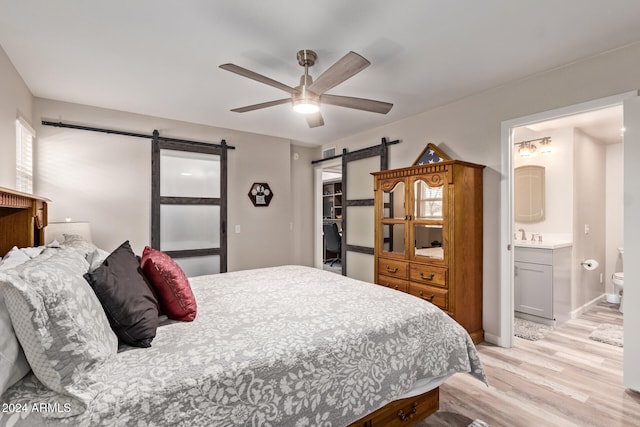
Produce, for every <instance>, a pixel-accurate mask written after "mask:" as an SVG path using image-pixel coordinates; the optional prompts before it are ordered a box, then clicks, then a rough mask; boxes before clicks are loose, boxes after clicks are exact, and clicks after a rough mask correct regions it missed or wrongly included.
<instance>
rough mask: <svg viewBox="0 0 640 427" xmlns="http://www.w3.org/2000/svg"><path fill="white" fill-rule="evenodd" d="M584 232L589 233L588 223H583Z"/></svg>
mask: <svg viewBox="0 0 640 427" xmlns="http://www.w3.org/2000/svg"><path fill="white" fill-rule="evenodd" d="M584 234H589V224H585V225H584Z"/></svg>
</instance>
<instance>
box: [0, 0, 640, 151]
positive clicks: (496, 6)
mask: <svg viewBox="0 0 640 427" xmlns="http://www.w3.org/2000/svg"><path fill="white" fill-rule="evenodd" d="M639 40H640V1H638V0H607V1H604V0H597V1H596V0H589V1H585V0H562V1H557V0H517V1H514V0H482V1H477V0H456V1H451V0H403V1H389V0H350V1H345V0H323V1H317V0H272V1H266V0H244V1H243V0H236V1H211V0H190V1H184V0H182V1H178V0H161V1H159V0H136V1H131V0H111V1H86V0H66V1H52V0H20V1H15V0H0V46H2V48H3V49H4V50H5V52H6V53H7V54H8V56H9V58H10V59H11V61H12V62H13V64H14V65H15V67H16V68H17V70H18V72H19V73H20V75H21V76H22V77H23V79H24V80H25V82H26V84H27V86H28V87H29V88H30V89H31V91H32V93H33V94H34V95H35V96H37V97H43V98H50V99H55V100H61V101H68V102H74V103H80V104H87V105H94V106H98V107H104V108H112V109H117V110H123V111H130V112H135V113H141V114H147V115H152V116H158V117H165V118H171V119H177V120H184V121H188V122H194V123H201V124H206V125H212V126H219V127H224V128H231V129H239V130H244V131H249V132H256V133H261V134H267V135H274V136H280V137H284V138H288V139H292V140H295V141H299V142H305V143H309V144H312V145H315V144H321V143H325V142H329V141H333V140H336V139H339V138H342V137H345V136H348V135H352V134H355V133H357V132H360V131H363V130H365V129H368V128H371V127H377V126H381V125H384V124H386V123H390V122H394V121H397V120H400V119H402V118H405V117H408V116H411V115H415V114H418V113H420V112H422V111H425V110H427V109H430V108H433V107H437V106H440V105H444V104H447V103H450V102H452V101H455V100H457V99H460V98H463V97H466V96H469V95H471V94H474V93H478V92H481V91H484V90H487V89H489V88H492V87H495V86H499V85H502V84H504V83H506V82H509V81H513V80H517V79H522V78H525V77H527V76H530V75H532V74H536V73H540V72H542V71H545V70H549V69H552V68H555V67H559V66H562V65H564V64H567V63H570V62H574V61H578V60H581V59H583V58H586V57H588V56H591V55H594V54H597V53H600V52H603V51H606V50H609V49H613V48H616V47H619V46H623V45H626V44H629V43H633V42H636V41H639ZM300 49H312V50H315V51H316V52H317V53H318V55H319V58H318V61H317V63H316V66H314V67H312V68H311V69H310V71H311V74H312V76H314V77H317V76H318V75H320V73H321V72H322V71H324V70H325V69H326V68H328V67H329V66H330V65H331V64H333V63H334V62H335V61H337V60H338V59H339V58H341V57H342V56H343V55H345V54H346V53H347V52H348V51H350V50H352V51H355V52H357V53H359V54H361V55H362V56H364V57H365V58H367V59H368V60H369V61H371V66H369V67H368V68H366V69H365V70H364V71H362V72H360V73H359V74H357V75H355V76H354V77H352V78H351V79H349V80H347V81H346V82H344V83H342V84H341V85H339V86H337V87H335V88H333V89H331V90H330V91H329V92H328V93H331V94H337V95H347V96H355V97H363V98H370V99H376V100H381V101H387V102H391V103H393V104H394V107H393V109H392V110H391V112H390V113H389V114H387V115H379V114H376V113H368V112H362V111H356V110H350V109H346V108H340V107H336V106H330V105H326V106H323V107H322V114H323V116H324V119H325V125H324V126H322V127H319V128H314V129H309V128H308V127H307V124H306V121H305V120H304V118H303V117H300V116H299V115H297V114H296V113H294V112H293V111H292V110H291V107H290V105H289V104H284V105H279V106H276V107H272V108H268V109H264V110H259V111H253V112H247V113H233V112H230V111H229V110H230V109H231V108H235V107H241V106H245V105H250V104H256V103H260V102H265V101H270V100H274V99H280V98H284V97H286V96H287V94H286V93H285V92H282V91H280V90H278V89H275V88H273V87H270V86H266V85H264V84H260V83H258V82H255V81H253V80H249V79H246V78H243V77H240V76H238V75H236V74H232V73H230V72H228V71H224V70H221V69H220V68H218V66H219V65H220V64H223V63H227V62H231V63H234V64H236V65H240V66H242V67H245V68H248V69H251V70H253V71H255V72H257V73H260V74H263V75H265V76H268V77H270V78H272V79H275V80H278V81H280V82H282V83H284V84H286V85H289V86H295V85H297V83H298V79H299V77H300V75H301V74H302V68H301V67H300V66H299V65H298V64H297V61H296V52H297V51H298V50H300ZM52 119H62V120H63V121H64V120H65V118H64V117H61V118H59V117H55V118H52ZM71 119H72V118H68V120H71Z"/></svg>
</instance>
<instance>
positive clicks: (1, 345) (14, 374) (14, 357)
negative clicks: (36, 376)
mask: <svg viewBox="0 0 640 427" xmlns="http://www.w3.org/2000/svg"><path fill="white" fill-rule="evenodd" d="M5 286H6V285H5V284H4V283H1V282H0V396H1V395H2V394H4V392H5V391H6V390H7V389H8V388H9V387H11V386H12V385H13V384H15V383H16V382H18V380H20V379H21V378H22V377H24V376H25V375H27V374H28V373H29V371H30V370H31V367H30V366H29V362H27V358H26V357H25V356H24V352H23V351H22V347H21V346H20V343H18V338H17V337H16V334H15V332H14V330H13V325H12V324H11V319H10V318H9V311H8V310H7V306H6V304H5V302H4V287H5Z"/></svg>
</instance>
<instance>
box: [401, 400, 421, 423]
mask: <svg viewBox="0 0 640 427" xmlns="http://www.w3.org/2000/svg"><path fill="white" fill-rule="evenodd" d="M417 412H418V403H417V402H413V405H411V412H409V413H408V414H405V413H404V411H403V410H402V409H400V410H399V411H398V418H400V421H409V420H410V419H411V418H413V416H414V415H415V414H416V413H417Z"/></svg>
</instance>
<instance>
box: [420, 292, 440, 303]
mask: <svg viewBox="0 0 640 427" xmlns="http://www.w3.org/2000/svg"><path fill="white" fill-rule="evenodd" d="M435 296H436V295H435V294H431V295H429V296H428V297H425V296H424V292H422V291H420V298H422V299H423V300H427V301H429V302H433V298H434V297H435Z"/></svg>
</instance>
